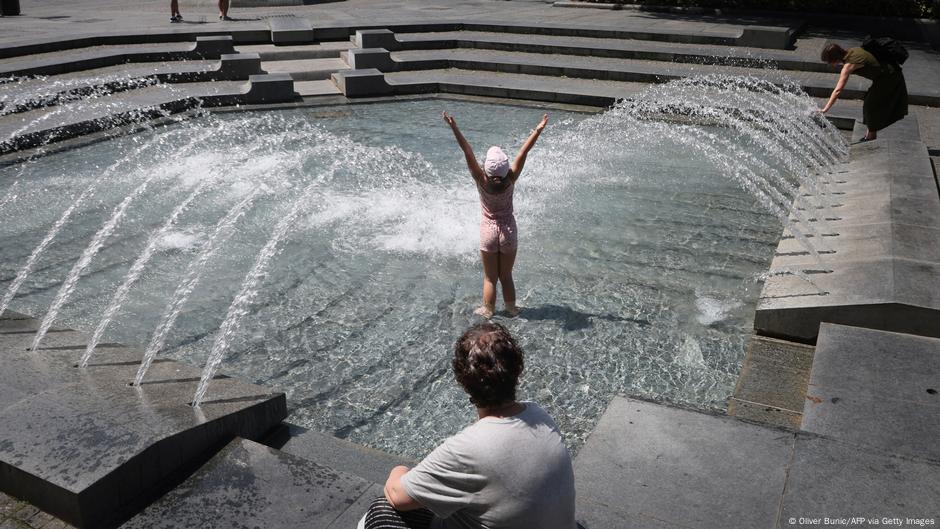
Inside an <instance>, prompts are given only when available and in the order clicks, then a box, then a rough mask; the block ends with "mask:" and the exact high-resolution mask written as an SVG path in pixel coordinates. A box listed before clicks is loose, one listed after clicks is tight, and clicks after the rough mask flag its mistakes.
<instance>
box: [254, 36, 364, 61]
mask: <svg viewBox="0 0 940 529" xmlns="http://www.w3.org/2000/svg"><path fill="white" fill-rule="evenodd" d="M351 47H353V44H352V43H351V42H349V41H348V40H341V41H328V42H320V43H318V44H300V45H291V46H275V45H274V44H244V45H239V46H235V51H237V52H238V53H257V54H258V55H259V56H260V57H261V60H262V61H294V60H301V59H327V58H336V57H339V54H340V52H342V51H344V50H348V49H349V48H351Z"/></svg>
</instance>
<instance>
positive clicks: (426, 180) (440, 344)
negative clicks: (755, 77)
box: [0, 87, 822, 457]
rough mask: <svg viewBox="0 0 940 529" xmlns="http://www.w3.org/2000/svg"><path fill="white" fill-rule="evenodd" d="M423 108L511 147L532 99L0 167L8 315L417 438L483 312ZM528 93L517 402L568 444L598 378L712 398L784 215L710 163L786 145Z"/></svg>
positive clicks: (219, 121)
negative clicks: (211, 368)
mask: <svg viewBox="0 0 940 529" xmlns="http://www.w3.org/2000/svg"><path fill="white" fill-rule="evenodd" d="M725 89H728V87H725ZM726 95H727V94H726ZM748 97H750V96H748ZM778 99H779V98H778ZM682 100H683V101H687V99H684V98H683V99H682ZM725 100H726V101H727V100H728V99H725ZM789 105H790V106H792V104H789ZM443 109H447V110H448V111H449V112H451V113H452V114H453V115H455V116H456V118H457V121H458V123H459V124H460V126H461V127H462V129H463V131H464V133H465V134H466V136H467V137H468V139H469V141H470V142H471V143H472V145H473V146H474V148H475V149H476V152H477V154H478V155H480V156H482V155H483V153H485V151H486V149H487V148H488V147H489V146H490V145H502V146H503V147H504V148H505V149H506V150H507V152H508V153H509V154H510V156H513V155H514V154H515V152H516V151H517V150H518V149H519V147H520V146H521V144H522V142H523V140H524V139H525V137H526V135H527V134H528V133H529V131H530V130H531V127H533V126H534V125H535V123H536V122H537V121H538V119H539V118H540V117H541V115H542V113H543V112H544V111H545V110H543V109H539V108H530V107H521V106H506V105H496V104H483V103H477V102H468V101H453V100H442V99H431V100H409V101H397V102H389V103H377V104H366V105H344V106H331V107H313V108H302V109H291V110H279V111H268V112H235V113H221V114H212V115H207V116H203V117H199V118H195V119H192V120H188V121H184V122H182V123H178V124H175V125H172V126H167V127H162V128H158V129H155V130H152V131H146V132H141V133H138V134H135V135H129V136H125V137H121V138H117V139H113V140H109V141H107V142H102V143H97V144H92V145H89V146H85V147H81V148H78V149H75V150H71V151H65V152H61V153H58V154H52V155H49V156H44V157H36V158H33V159H31V160H29V161H27V162H24V163H19V164H15V165H10V166H6V167H3V168H0V219H2V221H0V248H2V250H0V292H8V291H9V289H10V288H11V285H13V284H14V282H15V280H16V278H17V276H18V275H20V276H22V275H23V270H24V265H25V264H26V263H27V261H30V256H31V254H36V255H35V256H34V257H33V258H32V260H31V261H30V262H31V264H30V271H29V274H28V275H27V276H25V278H22V279H21V281H20V283H21V284H20V285H19V287H18V290H17V293H16V296H15V297H13V298H12V302H11V303H10V308H11V309H13V310H16V311H19V312H23V313H27V314H31V315H33V316H35V317H37V318H43V317H44V316H45V320H46V322H47V323H48V324H50V325H51V324H53V323H54V324H55V325H57V326H66V325H67V326H69V327H74V328H77V329H82V330H85V331H87V332H89V333H91V332H92V331H93V330H95V329H98V330H99V331H100V332H99V334H100V340H101V342H102V343H104V342H121V343H129V344H141V345H142V346H146V344H148V343H149V344H150V349H151V350H152V352H153V353H156V355H157V357H158V358H164V357H165V358H172V359H175V360H182V361H184V362H186V363H189V364H194V365H197V366H202V365H203V364H204V363H205V362H206V360H207V358H208V357H210V356H214V357H216V359H217V360H221V368H220V369H221V372H222V373H226V374H231V375H234V376H237V377H240V378H243V379H245V380H248V381H251V382H254V383H259V384H263V385H264V384H268V385H272V386H276V387H277V388H279V389H283V390H285V391H286V392H287V396H288V402H289V408H290V409H291V410H292V411H291V416H290V417H289V420H290V421H291V422H294V423H297V424H300V425H303V426H305V427H309V428H312V429H315V430H318V431H323V432H329V433H333V434H336V435H338V436H340V437H346V438H349V439H350V440H353V441H355V442H359V443H364V444H368V445H371V446H374V447H377V448H380V449H383V450H386V451H389V452H393V453H397V454H403V455H407V456H412V457H420V456H421V455H423V454H424V453H425V452H426V451H427V450H428V449H430V448H432V447H433V446H435V444H436V443H437V442H438V441H439V440H440V439H441V438H443V437H444V436H447V435H450V434H453V433H454V432H455V431H457V430H458V429H459V428H461V427H462V426H463V425H464V424H466V423H467V421H468V420H470V418H471V417H470V415H469V414H470V411H471V410H470V409H469V406H468V405H467V401H466V396H465V395H463V394H462V393H461V392H460V391H459V390H458V388H457V386H456V384H455V383H454V381H453V377H452V375H451V374H450V371H449V369H450V367H449V355H450V351H451V347H452V344H453V341H454V339H455V338H456V336H458V335H459V333H461V332H462V331H463V330H464V329H465V328H466V327H467V326H469V325H470V324H472V323H474V322H477V321H480V320H479V319H478V317H476V316H474V315H473V314H472V311H473V309H474V308H475V307H476V306H477V304H478V303H479V300H480V292H481V266H480V263H479V252H478V240H479V221H478V218H479V205H478V200H477V196H476V190H475V189H474V185H473V182H472V180H471V179H470V176H469V174H468V171H467V168H466V165H465V162H464V159H463V156H462V154H461V152H460V151H459V149H458V147H457V145H456V143H455V141H454V139H453V136H452V135H451V133H450V131H449V130H448V129H447V127H446V126H445V125H444V123H442V121H441V118H440V113H441V110H443ZM548 112H549V114H550V119H551V121H550V125H549V127H548V129H547V130H546V132H545V134H544V135H543V137H542V139H541V140H540V141H539V144H538V145H537V146H536V148H535V149H534V151H533V152H532V154H531V155H530V157H529V159H528V161H527V163H526V168H525V171H524V173H523V175H522V178H521V180H520V181H519V182H518V185H517V188H516V195H515V210H516V216H517V219H518V226H519V233H520V236H519V240H520V250H519V255H518V259H517V264H516V268H515V280H516V288H517V292H518V296H519V304H520V305H521V307H522V312H521V315H520V316H519V317H518V318H515V319H512V318H509V317H507V316H506V315H505V314H502V313H498V314H497V315H496V316H495V318H494V319H495V320H496V321H498V322H500V323H503V324H504V325H506V326H507V327H509V328H510V330H511V331H512V332H513V333H514V334H515V335H516V336H518V337H519V339H520V341H521V344H522V345H523V347H524V348H525V350H526V352H527V358H526V374H525V379H524V382H523V388H522V394H521V397H522V398H525V399H532V400H536V401H539V402H540V403H542V404H543V405H545V406H546V407H547V408H548V410H549V411H550V412H551V413H552V414H553V415H554V416H555V417H556V418H557V419H558V421H559V422H560V423H561V426H562V430H563V431H565V432H566V433H567V434H568V436H569V441H570V442H571V443H572V444H573V446H574V447H577V446H580V444H581V442H582V441H583V439H584V438H585V437H586V436H587V434H588V433H589V432H590V430H591V428H592V427H593V425H594V423H595V421H596V420H597V418H598V417H599V416H600V414H601V413H602V412H603V411H604V409H605V407H606V406H607V404H608V402H610V400H611V399H612V398H613V397H614V396H615V395H616V394H621V393H626V394H633V395H638V396H641V397H644V398H652V399H666V400H668V401H671V402H676V403H681V404H684V405H688V406H693V407H696V408H702V409H724V408H725V406H726V399H727V397H728V396H729V395H730V394H731V392H732V391H733V387H734V383H735V380H736V378H737V374H738V370H739V368H740V363H741V360H742V358H743V355H744V345H745V342H746V339H747V337H748V336H749V335H750V333H751V329H752V326H753V315H754V306H755V303H756V301H757V296H758V294H759V292H760V284H759V282H760V277H761V276H762V274H764V273H765V272H766V270H767V268H768V265H769V264H770V261H771V259H772V257H773V253H774V248H775V246H776V243H777V238H778V235H779V233H780V220H779V219H780V217H781V216H783V217H785V216H786V211H783V212H779V211H778V212H776V213H775V210H774V208H775V207H778V206H774V205H771V206H768V203H767V200H768V199H767V197H766V194H764V195H761V194H760V193H758V194H757V195H755V194H752V193H751V192H749V191H748V190H747V189H746V188H748V185H746V183H744V182H745V181H744V180H741V179H740V178H741V174H738V173H740V172H741V171H737V172H736V171H733V170H729V168H732V167H745V168H747V167H751V168H755V167H757V168H766V170H767V171H771V169H770V168H771V167H779V166H782V165H785V164H783V163H781V162H780V160H783V158H782V156H783V155H782V154H781V153H780V152H776V153H775V152H773V151H772V150H771V151H766V150H762V147H761V146H760V145H755V144H753V142H751V141H750V139H749V138H750V136H746V135H744V134H743V133H742V131H741V130H739V129H736V128H734V127H727V126H725V127H715V126H706V125H698V124H694V123H690V122H682V123H670V122H666V121H661V120H656V119H645V118H643V119H641V116H640V115H638V114H637V113H636V112H635V109H634V110H631V107H630V106H629V105H621V106H619V107H617V108H614V109H612V110H610V111H608V112H605V113H600V114H589V113H576V112H570V111H562V110H554V109H551V110H548ZM647 117H648V116H647ZM700 121H701V120H700ZM705 121H708V120H705ZM711 122H712V123H715V122H716V120H714V119H713V120H711ZM717 122H719V123H720V122H721V120H720V119H718V120H717ZM767 134H769V133H767ZM794 134H796V132H794ZM807 141H808V140H807ZM798 145H804V146H805V145H809V144H799V143H798ZM722 146H724V147H728V148H729V149H731V150H729V151H727V152H723V151H721V148H722ZM732 147H733V148H732ZM780 148H781V149H785V146H781V147H780ZM774 156H780V157H781V158H779V159H778V160H775V159H774ZM820 156H822V155H820ZM771 172H772V171H771ZM144 183H148V184H147V185H143V184H144ZM775 185H777V187H779V188H780V189H782V190H783V191H787V190H795V189H796V184H794V183H790V184H783V183H779V184H775ZM751 191H752V192H753V190H751ZM781 198H783V199H786V204H787V205H786V206H785V207H789V200H792V198H793V197H792V196H789V195H785V196H782V197H781ZM70 207H74V208H73V210H72V211H71V212H70V213H69V215H68V216H67V217H68V218H67V219H66V221H64V222H59V223H58V224H59V226H58V228H56V229H57V230H58V231H57V232H55V234H54V236H53V237H52V239H51V242H49V241H47V242H45V246H42V245H41V242H43V240H44V239H48V238H49V236H50V228H52V227H53V226H54V225H57V221H61V219H62V218H63V212H65V211H67V210H68V209H69V208H70ZM103 226H105V227H106V228H107V230H110V231H105V229H104V228H103ZM94 244H98V245H99V246H98V247H97V248H94V251H92V252H89V250H90V249H91V245H94ZM40 246H42V251H41V252H39V253H38V254H37V251H36V249H37V248H38V247H40ZM148 252H149V254H148ZM89 255H90V256H91V258H90V259H86V261H87V262H86V263H85V265H86V266H85V267H84V268H80V267H77V265H76V263H79V261H80V256H81V257H82V258H84V257H88V256H89ZM144 256H146V259H144V258H143V257H144ZM79 264H81V263H79ZM135 266H136V268H137V270H136V272H134V273H136V274H137V276H136V277H131V280H128V277H129V270H130V271H133V270H134V268H135ZM67 276H70V277H73V278H77V280H74V281H72V283H73V284H71V285H69V282H68V281H66V279H65V278H66V277H67ZM63 285H65V287H63ZM122 288H123V291H122ZM67 289H68V291H67V292H64V291H65V290H67ZM116 293H118V294H116ZM121 296H123V297H121ZM50 306H54V307H57V314H53V316H54V317H50V316H49V314H48V313H47V311H48V309H49V307H50ZM500 306H501V304H500ZM103 313H108V314H109V315H108V317H107V318H108V319H107V321H106V324H105V325H102V314H103ZM158 328H162V329H163V330H162V331H155V329H158ZM220 328H221V329H222V330H221V331H220ZM161 332H162V333H163V335H162V336H158V335H159V334H160V333H161ZM82 353H83V351H76V352H75V356H76V358H75V361H76V362H77V361H78V360H79V357H80V356H81V355H82ZM84 353H87V354H89V355H91V358H92V359H93V358H94V354H97V353H96V352H95V351H84ZM92 361H93V360H92ZM143 380H146V374H144V375H143ZM128 382H130V380H128ZM207 389H208V393H207V396H208V397H207V398H209V399H211V398H213V386H212V385H209V386H208V388H207Z"/></svg>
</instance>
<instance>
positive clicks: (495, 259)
mask: <svg viewBox="0 0 940 529" xmlns="http://www.w3.org/2000/svg"><path fill="white" fill-rule="evenodd" d="M480 260H481V261H483V305H482V306H481V307H480V308H478V309H477V310H475V311H474V314H479V315H480V316H483V317H484V318H489V317H490V316H492V315H493V311H494V310H496V283H497V282H498V281H499V252H498V251H497V252H487V251H484V250H480Z"/></svg>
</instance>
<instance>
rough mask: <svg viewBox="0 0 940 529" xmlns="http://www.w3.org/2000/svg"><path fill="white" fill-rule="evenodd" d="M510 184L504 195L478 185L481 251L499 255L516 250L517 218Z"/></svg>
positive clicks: (512, 186) (512, 185)
mask: <svg viewBox="0 0 940 529" xmlns="http://www.w3.org/2000/svg"><path fill="white" fill-rule="evenodd" d="M515 185H516V184H515V183H510V184H509V187H507V188H506V189H505V190H504V191H503V192H502V193H498V194H494V193H490V192H488V191H486V190H485V189H483V187H482V186H480V185H477V191H478V192H479V193H480V209H481V213H482V215H481V217H480V250H482V251H484V252H491V253H498V252H509V251H513V250H515V249H516V246H517V244H518V239H517V238H516V217H515V216H514V215H513V214H512V191H513V188H514V187H515Z"/></svg>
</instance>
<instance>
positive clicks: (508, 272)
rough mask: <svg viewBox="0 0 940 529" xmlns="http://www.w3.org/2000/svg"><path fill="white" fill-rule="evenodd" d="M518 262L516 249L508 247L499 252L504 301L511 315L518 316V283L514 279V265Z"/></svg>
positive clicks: (500, 279)
mask: <svg viewBox="0 0 940 529" xmlns="http://www.w3.org/2000/svg"><path fill="white" fill-rule="evenodd" d="M514 264H516V249H515V248H511V249H506V250H502V251H500V253H499V282H500V284H502V285H503V303H505V304H506V312H508V313H509V315H510V316H517V315H518V314H519V309H518V308H516V285H515V283H513V281H512V266H513V265H514Z"/></svg>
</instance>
